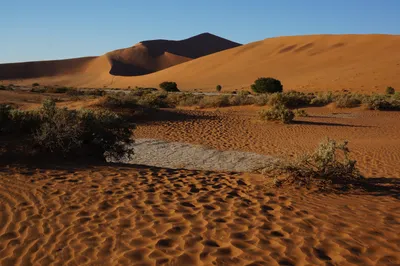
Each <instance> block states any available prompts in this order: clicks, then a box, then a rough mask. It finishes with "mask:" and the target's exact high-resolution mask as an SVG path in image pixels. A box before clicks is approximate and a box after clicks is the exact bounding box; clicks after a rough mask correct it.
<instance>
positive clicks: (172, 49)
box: [107, 33, 240, 76]
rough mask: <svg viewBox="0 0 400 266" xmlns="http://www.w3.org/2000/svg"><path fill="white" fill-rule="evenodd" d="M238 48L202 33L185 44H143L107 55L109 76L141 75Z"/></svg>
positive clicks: (178, 42)
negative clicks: (109, 66)
mask: <svg viewBox="0 0 400 266" xmlns="http://www.w3.org/2000/svg"><path fill="white" fill-rule="evenodd" d="M237 46H240V44H239V43H235V42H232V41H229V40H226V39H223V38H220V37H218V36H215V35H212V34H210V33H203V34H200V35H197V36H194V37H192V38H189V39H185V40H182V41H169V40H153V41H144V42H141V43H138V44H136V45H134V46H133V47H130V48H126V49H120V50H116V51H113V52H110V53H108V54H107V56H108V57H109V58H110V61H111V70H110V74H112V75H117V76H138V75H144V74H150V73H153V72H156V71H159V70H162V69H165V68H168V67H171V66H174V65H177V64H180V63H183V62H187V61H189V60H191V59H195V58H199V57H202V56H205V55H209V54H212V53H216V52H220V51H223V50H226V49H230V48H234V47H237Z"/></svg>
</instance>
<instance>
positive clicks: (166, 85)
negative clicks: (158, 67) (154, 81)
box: [160, 81, 179, 92]
mask: <svg viewBox="0 0 400 266" xmlns="http://www.w3.org/2000/svg"><path fill="white" fill-rule="evenodd" d="M160 88H161V89H162V90H164V91H166V92H179V89H178V85H177V84H176V82H171V81H165V82H163V83H161V84H160Z"/></svg>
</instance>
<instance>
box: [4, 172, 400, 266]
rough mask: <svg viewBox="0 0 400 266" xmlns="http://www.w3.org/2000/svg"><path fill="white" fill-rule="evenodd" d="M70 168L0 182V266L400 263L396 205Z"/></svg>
mask: <svg viewBox="0 0 400 266" xmlns="http://www.w3.org/2000/svg"><path fill="white" fill-rule="evenodd" d="M65 169H71V167H66V168H65ZM65 169H63V168H60V169H58V170H46V169H33V170H32V169H25V170H21V169H13V168H11V169H4V170H2V172H0V264H1V265H398V264H399V263H400V236H399V234H398V232H400V203H399V201H398V200H397V199H395V198H393V197H388V196H382V197H377V196H372V195H321V194H318V195H317V194H310V193H303V192H299V191H286V190H279V191H277V190H271V189H268V188H266V187H265V186H264V183H265V182H264V181H263V180H262V179H259V177H257V176H248V175H240V174H236V173H218V172H209V171H189V170H169V169H160V168H149V167H133V166H132V167H128V166H97V167H90V168H86V169H75V170H65Z"/></svg>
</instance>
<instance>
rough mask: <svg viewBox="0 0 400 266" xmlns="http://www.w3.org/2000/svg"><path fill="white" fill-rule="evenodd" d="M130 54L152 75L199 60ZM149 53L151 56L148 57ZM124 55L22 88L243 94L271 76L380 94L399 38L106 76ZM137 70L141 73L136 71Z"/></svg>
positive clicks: (295, 44) (278, 49)
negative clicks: (173, 85) (167, 84)
mask: <svg viewBox="0 0 400 266" xmlns="http://www.w3.org/2000/svg"><path fill="white" fill-rule="evenodd" d="M189 40H190V39H189ZM194 40H196V39H194ZM190 42H193V40H190ZM149 43H150V44H149ZM150 48H152V49H150ZM130 49H133V50H138V51H139V50H141V51H142V52H141V53H139V52H137V53H136V52H135V53H136V55H135V56H136V58H139V54H140V56H141V58H145V57H147V56H152V58H153V61H152V63H151V64H149V65H151V66H152V68H151V69H155V70H156V69H158V68H161V66H162V67H163V66H168V65H172V63H165V62H166V61H167V60H165V59H164V58H165V57H168V56H169V58H170V61H171V62H173V63H174V62H183V61H185V60H186V59H187V58H192V57H190V56H193V55H199V54H194V53H192V52H190V53H186V54H183V53H182V54H178V52H177V51H176V50H173V49H168V50H166V51H164V50H162V51H163V52H162V51H161V50H160V51H158V50H157V49H155V48H154V47H153V45H152V44H151V42H144V43H142V44H139V45H137V46H134V48H130ZM150 50H151V51H153V52H154V54H150V53H149V51H150ZM155 51H157V52H155ZM125 53H127V54H132V53H129V52H127V51H123V50H122V51H115V52H111V53H109V54H107V55H105V56H103V57H105V58H108V60H104V59H105V58H102V59H100V60H98V59H96V60H92V61H91V62H90V63H89V66H87V67H86V68H85V71H81V72H79V73H73V74H67V75H64V76H58V77H45V78H39V79H28V80H24V81H23V82H22V84H23V83H26V84H30V83H31V82H32V81H37V82H40V83H43V84H60V83H62V84H64V85H69V86H78V87H104V86H108V87H122V88H127V87H128V86H153V87H156V86H158V84H159V83H160V82H163V81H166V80H171V81H176V82H177V83H178V85H179V87H180V88H181V89H183V90H194V89H203V90H205V91H207V90H214V89H215V86H216V85H217V84H221V85H222V86H223V87H224V89H223V90H225V91H229V90H235V89H242V88H245V89H248V88H249V86H250V84H251V83H253V81H254V80H255V79H256V78H258V77H261V76H273V77H276V78H278V79H280V80H282V82H283V84H284V87H285V88H286V89H296V90H302V91H327V90H342V89H349V90H353V91H363V92H375V91H382V90H384V88H385V87H387V86H393V87H395V88H396V87H400V79H399V78H398V77H399V76H400V36H399V35H310V36H292V37H277V38H270V39H265V40H263V41H259V42H254V43H250V44H247V45H243V46H239V47H236V48H232V49H228V50H225V51H221V52H218V53H214V54H211V55H208V56H203V57H200V58H197V59H195V60H190V61H188V62H185V63H181V64H179V65H175V66H173V67H169V68H166V69H164V70H161V71H157V72H155V73H152V74H148V75H142V76H135V77H123V76H115V75H111V74H110V70H111V72H113V71H112V69H113V66H114V67H115V66H116V64H115V61H116V60H117V59H118V58H124V60H119V59H118V60H119V62H120V63H122V64H130V62H131V59H130V58H129V57H125V56H122V55H124V54H125ZM119 55H121V56H119ZM115 58H117V59H115ZM133 61H134V60H133V59H132V62H133ZM143 61H145V60H143ZM137 62H140V60H138V61H137ZM138 66H140V64H138ZM123 69H126V68H123ZM134 69H135V68H134ZM138 69H139V70H140V68H136V70H138ZM114 70H115V69H114ZM115 71H117V70H115ZM142 71H145V70H144V69H142ZM143 73H144V72H143ZM3 79H4V78H3Z"/></svg>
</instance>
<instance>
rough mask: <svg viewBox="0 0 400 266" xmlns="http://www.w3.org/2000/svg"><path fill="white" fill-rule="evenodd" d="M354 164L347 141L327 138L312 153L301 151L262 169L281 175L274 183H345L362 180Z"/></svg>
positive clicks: (302, 184)
mask: <svg viewBox="0 0 400 266" xmlns="http://www.w3.org/2000/svg"><path fill="white" fill-rule="evenodd" d="M356 163H357V161H355V160H352V159H351V158H350V150H349V148H348V142H347V141H344V142H337V141H335V140H332V139H329V138H328V139H326V140H325V141H323V142H321V143H320V144H319V146H318V148H317V149H316V150H315V151H314V152H313V153H312V154H304V155H302V156H301V157H299V158H298V159H297V160H295V161H293V162H289V163H286V162H281V163H278V164H277V165H274V166H273V167H272V168H271V169H265V170H264V173H265V174H267V175H269V174H273V175H274V176H282V177H283V179H280V180H277V181H276V182H275V183H276V184H277V185H282V183H292V184H296V185H300V186H308V185H312V184H317V185H322V186H323V187H326V186H328V185H332V184H333V185H336V184H338V185H348V184H355V183H357V182H360V181H361V180H362V176H361V175H360V172H359V170H358V168H357V167H356Z"/></svg>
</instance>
